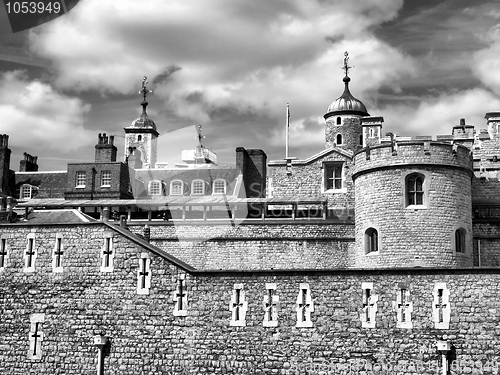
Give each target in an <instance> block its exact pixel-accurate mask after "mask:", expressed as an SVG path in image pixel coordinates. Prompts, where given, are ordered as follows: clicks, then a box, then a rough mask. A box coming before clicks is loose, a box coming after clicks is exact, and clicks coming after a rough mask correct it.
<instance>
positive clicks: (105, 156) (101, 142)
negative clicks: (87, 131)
mask: <svg viewBox="0 0 500 375" xmlns="http://www.w3.org/2000/svg"><path fill="white" fill-rule="evenodd" d="M114 142H115V137H114V136H112V135H110V136H109V137H108V136H107V135H106V133H104V134H101V133H99V135H98V137H97V144H96V145H95V162H96V163H113V162H116V153H117V151H118V149H117V148H116V146H115V145H114Z"/></svg>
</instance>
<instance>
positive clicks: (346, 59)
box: [341, 51, 353, 77]
mask: <svg viewBox="0 0 500 375" xmlns="http://www.w3.org/2000/svg"><path fill="white" fill-rule="evenodd" d="M351 68H353V67H352V66H349V53H348V52H347V51H345V52H344V66H343V67H342V68H341V69H342V70H345V76H346V77H347V75H348V74H349V69H351Z"/></svg>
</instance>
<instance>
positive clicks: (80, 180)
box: [75, 171, 87, 188]
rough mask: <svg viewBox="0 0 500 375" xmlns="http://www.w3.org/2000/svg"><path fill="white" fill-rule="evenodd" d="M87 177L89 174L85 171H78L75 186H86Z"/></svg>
mask: <svg viewBox="0 0 500 375" xmlns="http://www.w3.org/2000/svg"><path fill="white" fill-rule="evenodd" d="M86 178H87V174H86V173H85V172H84V171H79V172H76V183H75V187H77V188H84V187H85V180H86Z"/></svg>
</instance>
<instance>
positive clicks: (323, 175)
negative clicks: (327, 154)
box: [321, 161, 347, 194]
mask: <svg viewBox="0 0 500 375" xmlns="http://www.w3.org/2000/svg"><path fill="white" fill-rule="evenodd" d="M334 165H336V166H339V165H342V188H340V189H335V188H334V189H328V190H327V189H326V169H327V167H328V166H334ZM345 166H346V165H345V162H343V161H331V162H324V163H323V166H322V168H321V171H322V173H321V193H323V194H325V193H327V194H338V193H347V186H346V168H345Z"/></svg>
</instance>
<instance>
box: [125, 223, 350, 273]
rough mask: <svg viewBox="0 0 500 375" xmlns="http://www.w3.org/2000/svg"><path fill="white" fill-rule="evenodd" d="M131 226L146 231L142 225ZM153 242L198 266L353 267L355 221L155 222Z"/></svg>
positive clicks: (259, 267)
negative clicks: (346, 222) (345, 222)
mask: <svg viewBox="0 0 500 375" xmlns="http://www.w3.org/2000/svg"><path fill="white" fill-rule="evenodd" d="M129 229H130V230H131V231H132V232H134V233H136V234H141V233H142V227H141V226H130V227H129ZM150 231H151V243H152V244H154V245H155V246H158V247H159V248H161V249H163V250H165V251H166V252H168V253H169V254H172V255H173V256H175V257H177V258H179V259H181V260H182V261H184V262H186V263H188V264H191V265H192V266H193V267H195V268H199V269H214V270H219V269H240V270H262V269H264V270H271V269H275V270H277V269H333V268H347V267H352V266H353V264H352V262H351V261H350V260H352V259H353V256H354V253H353V248H354V247H353V245H354V225H349V224H331V223H329V224H327V223H318V224H307V223H301V224H284V223H281V224H270V223H266V224H258V225H257V224H251V225H250V224H241V225H236V226H231V225H230V224H227V225H221V224H213V223H212V224H207V225H189V224H185V223H178V224H175V225H151V226H150Z"/></svg>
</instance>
